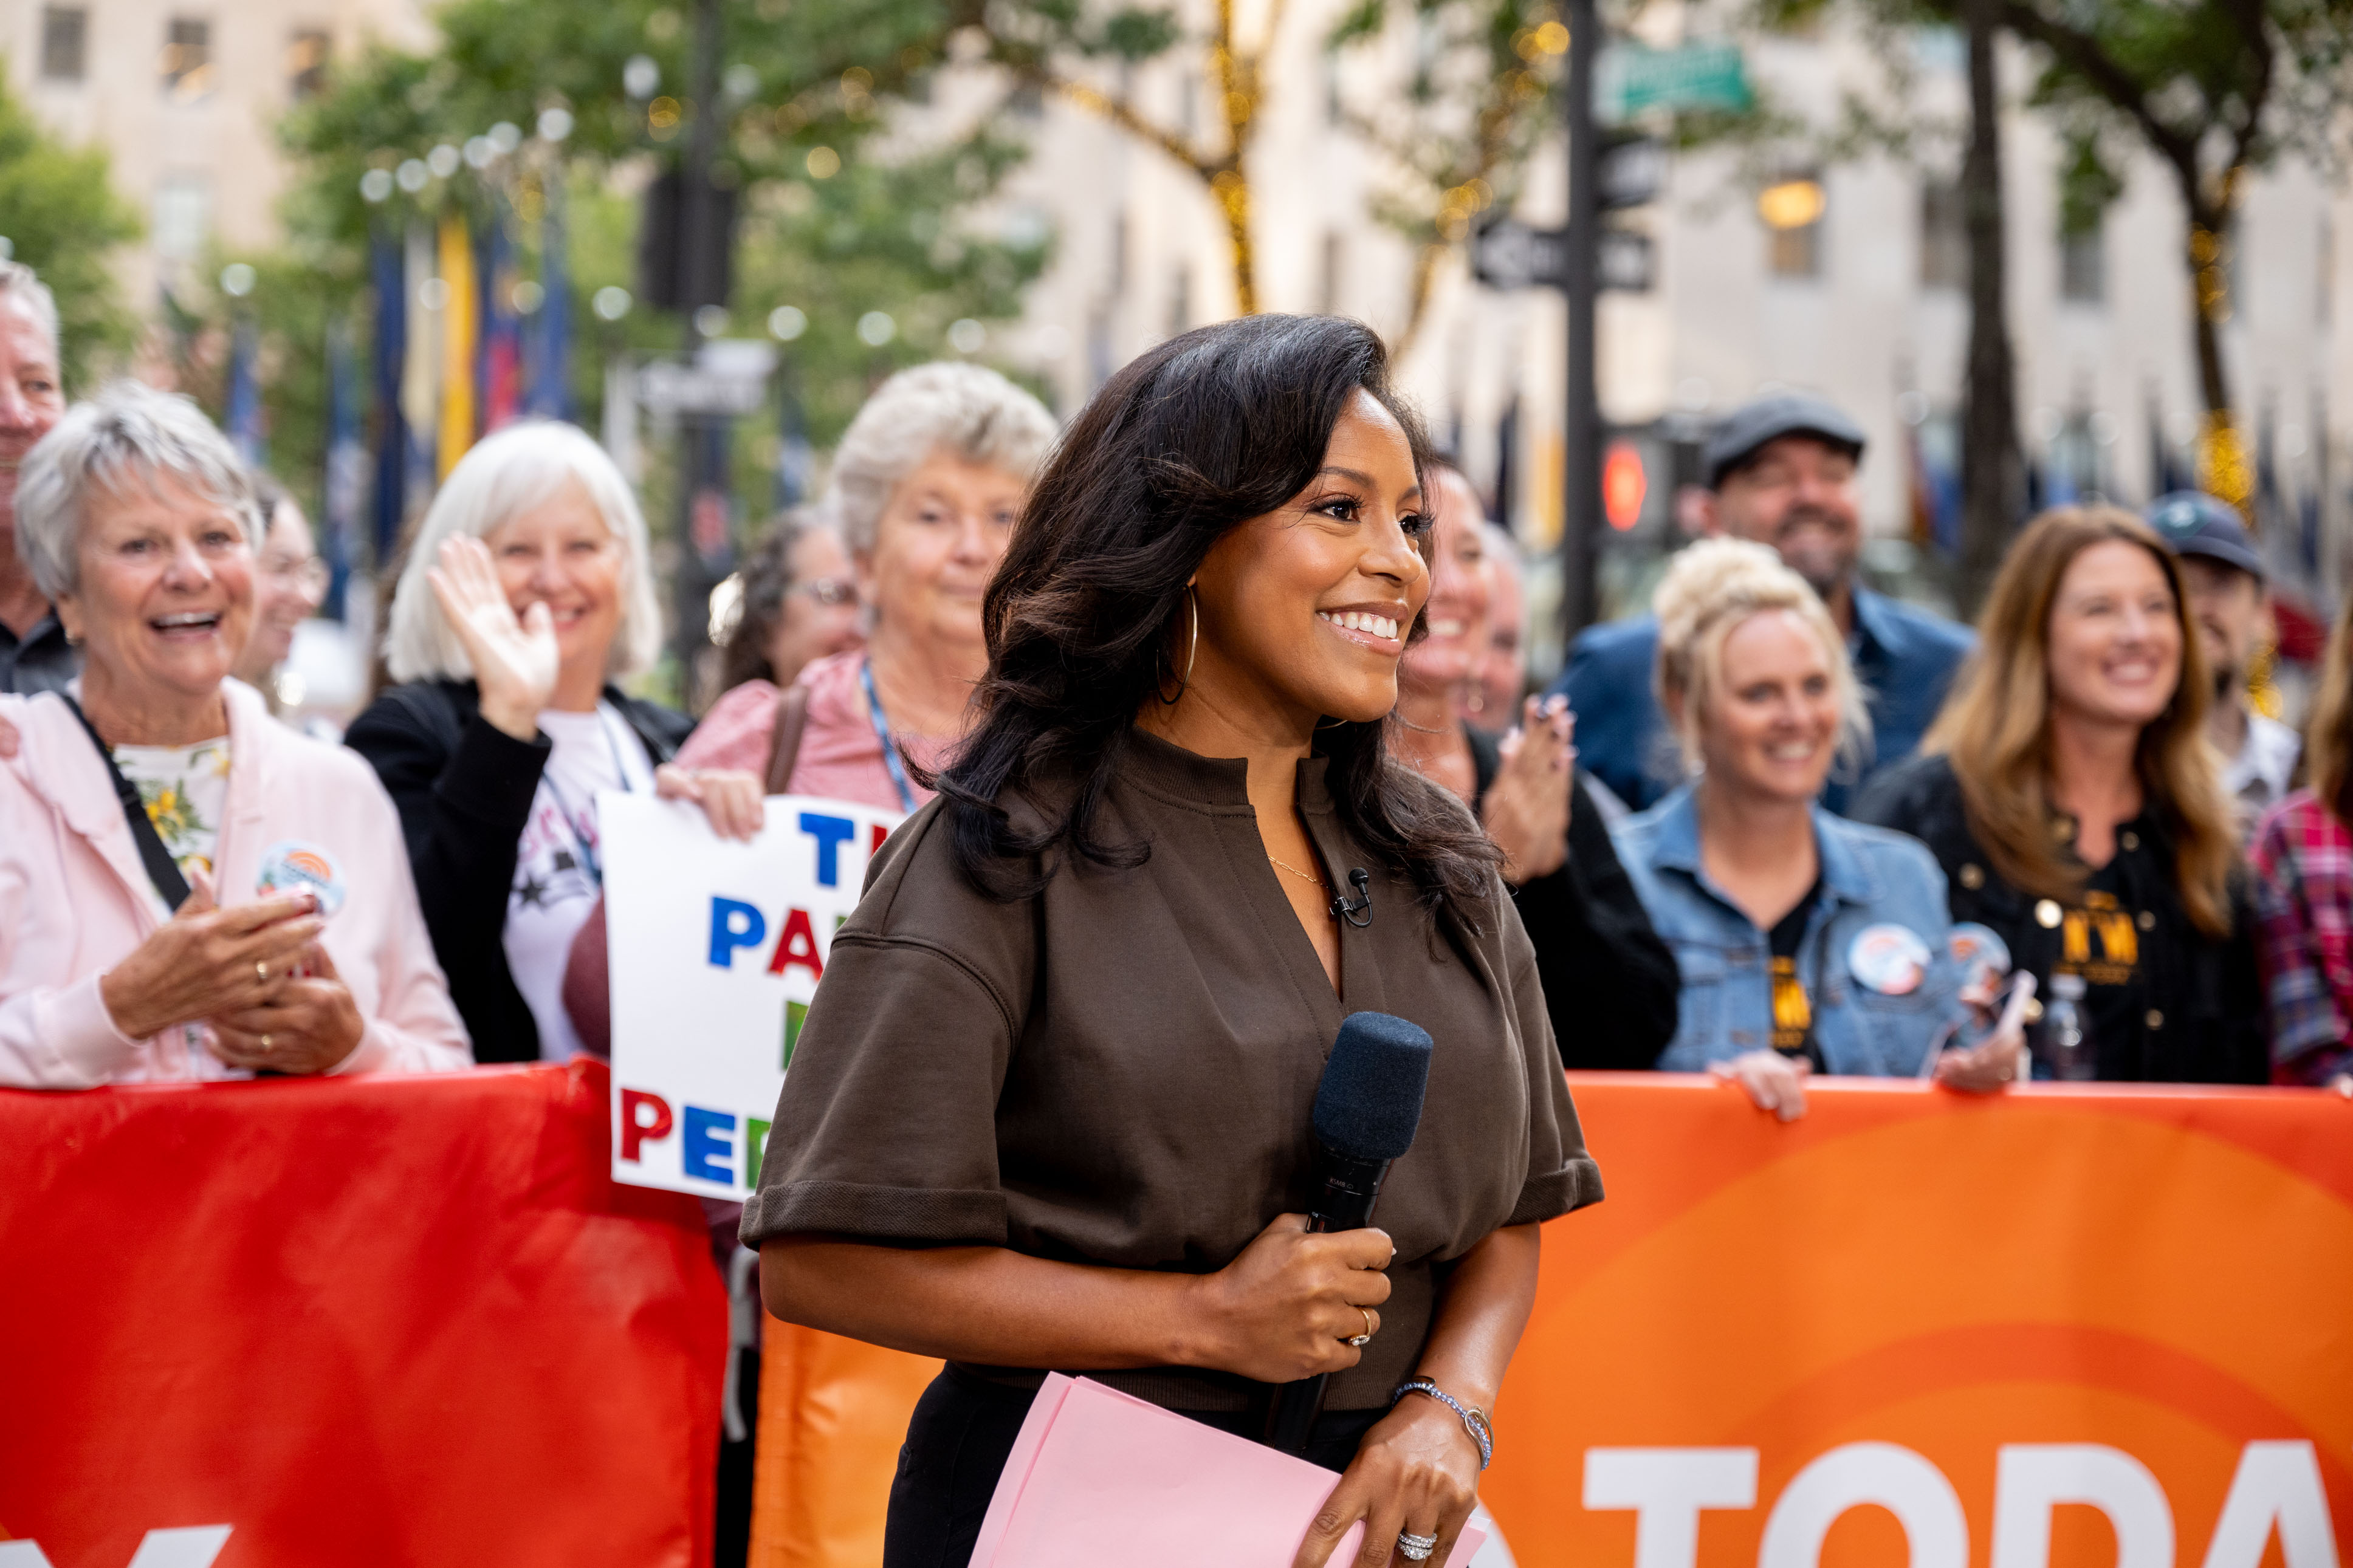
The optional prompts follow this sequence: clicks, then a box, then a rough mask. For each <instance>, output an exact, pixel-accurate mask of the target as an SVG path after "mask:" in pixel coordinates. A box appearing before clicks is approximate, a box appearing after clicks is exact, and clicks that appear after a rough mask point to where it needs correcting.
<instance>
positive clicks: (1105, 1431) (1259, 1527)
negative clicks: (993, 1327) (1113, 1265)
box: [972, 1373, 1486, 1568]
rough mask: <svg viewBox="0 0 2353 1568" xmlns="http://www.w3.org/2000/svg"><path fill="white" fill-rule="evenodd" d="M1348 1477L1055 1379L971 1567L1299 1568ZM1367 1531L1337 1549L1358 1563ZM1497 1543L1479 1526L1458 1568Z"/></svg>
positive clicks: (1107, 1392)
mask: <svg viewBox="0 0 2353 1568" xmlns="http://www.w3.org/2000/svg"><path fill="white" fill-rule="evenodd" d="M1339 1479H1340V1478H1339V1477H1338V1476H1337V1475H1335V1474H1334V1473H1333V1472H1332V1471H1330V1470H1327V1469H1325V1468H1323V1467H1322V1466H1321V1465H1311V1464H1309V1463H1308V1462H1307V1461H1306V1460H1304V1459H1302V1458H1295V1457H1293V1456H1292V1455H1290V1454H1284V1453H1278V1452H1277V1451H1276V1450H1274V1449H1272V1448H1269V1447H1264V1446H1262V1445H1261V1444H1257V1443H1253V1442H1251V1441H1250V1439H1248V1438H1247V1437H1237V1436H1233V1435H1232V1434H1231V1433H1229V1432H1220V1431H1219V1430H1218V1429H1217V1428H1215V1427H1213V1426H1202V1425H1201V1424H1200V1423H1199V1422H1198V1421H1188V1420H1187V1419H1186V1418H1185V1417H1184V1416H1182V1415H1176V1413H1175V1412H1173V1411H1168V1410H1163V1409H1161V1408H1160V1407H1159V1406H1158V1405H1149V1404H1146V1403H1145V1401H1143V1400H1141V1399H1137V1398H1135V1397H1134V1396H1133V1395H1130V1394H1122V1393H1120V1392H1118V1391H1117V1390H1116V1389H1110V1388H1105V1387H1104V1386H1103V1384H1100V1383H1095V1382H1092V1380H1090V1379H1087V1378H1083V1377H1080V1378H1071V1377H1064V1376H1063V1375H1062V1374H1061V1373H1050V1374H1049V1375H1048V1376H1047V1378H1046V1383H1045V1386H1044V1387H1042V1388H1040V1389H1039V1391H1038V1400H1037V1403H1036V1404H1034V1405H1031V1406H1030V1407H1029V1419H1028V1420H1027V1421H1024V1422H1023V1423H1022V1424H1021V1435H1020V1436H1018V1437H1017V1438H1015V1439H1014V1443H1013V1453H1012V1455H1011V1457H1010V1458H1008V1459H1007V1460H1006V1461H1005V1474H1004V1476H1003V1478H1002V1479H999V1480H998V1482H997V1495H996V1497H995V1498H994V1499H992V1500H990V1502H989V1505H988V1516H987V1518H986V1519H984V1520H983V1521H981V1526H980V1539H979V1541H978V1542H976V1544H975V1546H974V1548H973V1553H972V1568H1104V1565H1105V1564H1110V1563H1116V1564H1118V1565H1119V1568H1201V1564H1203V1563H1217V1564H1219V1568H1291V1560H1292V1557H1293V1554H1294V1553H1296V1552H1298V1550H1299V1543H1300V1542H1301V1541H1302V1540H1303V1539H1305V1537H1306V1534H1307V1527H1308V1526H1309V1525H1310V1524H1312V1523H1314V1520H1315V1510H1317V1509H1319V1508H1321V1507H1323V1506H1324V1499H1325V1498H1326V1497H1329V1496H1330V1495H1331V1492H1332V1488H1333V1487H1334V1486H1335V1485H1336V1484H1337V1483H1338V1481H1339ZM1363 1534H1364V1526H1363V1525H1361V1524H1358V1525H1356V1527H1354V1528H1353V1529H1351V1530H1350V1531H1348V1533H1347V1535H1346V1536H1345V1537H1344V1538H1343V1539H1342V1540H1341V1542H1340V1544H1339V1545H1338V1546H1337V1547H1335V1549H1334V1550H1333V1552H1332V1557H1331V1562H1332V1563H1333V1564H1335V1568H1346V1564H1347V1563H1350V1562H1351V1561H1352V1560H1353V1559H1354V1558H1355V1555H1356V1543H1357V1542H1358V1541H1359V1540H1361V1539H1362V1538H1363ZM1485 1539H1486V1537H1485V1536H1484V1535H1483V1534H1482V1532H1481V1531H1479V1530H1477V1529H1476V1528H1469V1527H1466V1528H1465V1529H1464V1530H1463V1531H1462V1537H1461V1540H1460V1541H1458V1542H1455V1546H1454V1552H1453V1555H1452V1556H1451V1557H1449V1558H1448V1559H1447V1562H1446V1568H1463V1565H1464V1564H1466V1563H1469V1562H1470V1561H1471V1558H1472V1553H1474V1552H1477V1551H1478V1550H1479V1544H1480V1542H1482V1541H1484V1540H1485Z"/></svg>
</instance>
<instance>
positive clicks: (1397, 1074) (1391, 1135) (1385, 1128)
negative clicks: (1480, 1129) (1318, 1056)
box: [1314, 1013, 1430, 1160]
mask: <svg viewBox="0 0 2353 1568" xmlns="http://www.w3.org/2000/svg"><path fill="white" fill-rule="evenodd" d="M1429 1088H1430V1031H1429V1030H1427V1029H1424V1028H1423V1027H1422V1026H1420V1025H1419V1024H1409V1023H1408V1022H1406V1020H1404V1019H1403V1018H1397V1017H1392V1016H1389V1015H1388V1014H1387V1013H1351V1014H1349V1015H1348V1016H1347V1017H1346V1018H1345V1019H1344V1020H1342V1021H1341V1024H1340V1035H1339V1038H1337V1039H1335V1040H1334V1041H1333V1042H1332V1055H1331V1057H1330V1058H1329V1059H1327V1060H1326V1061H1325V1062H1324V1079H1323V1081H1322V1082H1321V1083H1319V1084H1317V1085H1316V1086H1315V1119H1314V1125H1315V1136H1316V1138H1317V1139H1318V1140H1319V1141H1320V1142H1322V1143H1323V1144H1324V1147H1325V1148H1327V1149H1331V1150H1334V1151H1335V1152H1339V1153H1342V1154H1345V1155H1347V1156H1348V1157H1349V1158H1351V1159H1356V1160H1394V1159H1397V1158H1398V1156H1399V1155H1401V1154H1403V1153H1404V1152H1406V1151H1407V1150H1408V1149H1410V1148H1412V1147H1413V1135H1414V1131H1415V1130H1416V1129H1417V1128H1419V1126H1420V1125H1421V1100H1422V1096H1423V1094H1424V1093H1425V1092H1426V1091H1427V1090H1428V1089H1429Z"/></svg>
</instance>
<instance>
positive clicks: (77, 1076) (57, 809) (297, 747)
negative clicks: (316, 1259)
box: [0, 382, 469, 1089]
mask: <svg viewBox="0 0 2353 1568" xmlns="http://www.w3.org/2000/svg"><path fill="white" fill-rule="evenodd" d="M260 531H261V519H260V513H259V508H258V507H257V506H256V504H255V500H254V493H253V488H252V483H251V480H250V479H248V476H247V473H246V470H245V468H244V465H243V464H241V463H240V462H239V461H238V460H237V455H236V453H235V452H233V451H232V450H231V449H230V447H229V445H228V443H227V441H226V440H225V439H223V438H222V437H221V435H220V432H218V431H217V430H216V429H214V428H213V426H211V425H210V424H209V423H208V422H207V421H206V418H205V416H203V415H202V414H201V413H199V412H198V411H197V409H196V407H195V405H194V404H192V403H190V402H188V401H187V400H186V399H185V398H181V397H174V396H169V395H165V394H164V393H160V392H156V391H153V390H152V389H150V388H147V387H143V386H141V385H138V384H135V383H130V382H123V383H118V384H115V385H113V386H111V387H109V388H108V389H107V390H106V391H104V392H103V393H101V394H100V395H99V396H98V397H97V399H96V400H94V401H92V402H90V403H85V404H82V405H79V406H77V407H75V408H74V409H72V410H70V411H69V413H67V415H66V416H65V417H64V418H63V419H61V420H60V421H59V422H58V425H57V426H56V428H54V429H53V430H51V431H50V432H49V434H48V435H47V437H44V438H43V439H42V440H41V442H40V444H39V445H38V446H37V447H34V448H33V450H32V452H31V453H30V455H29V456H28V457H27V458H26V461H25V464H24V467H23V468H22V470H21V473H20V474H19V476H18V483H17V490H16V548H17V552H18V553H19V554H20V555H21V556H22V558H23V560H24V563H25V565H26V567H27V569H28V570H29V571H30V573H31V574H32V577H33V579H34V581H35V582H36V583H37V584H38V586H39V588H40V591H41V593H42V594H43V595H45V596H46V597H47V598H48V599H49V600H50V601H52V602H53V603H54V604H55V605H57V611H58V617H59V619H60V620H61V621H62V622H63V624H64V626H65V629H66V633H67V635H68V636H69V637H70V638H71V639H72V640H73V641H74V643H75V644H76V645H77V646H78V647H79V648H80V649H81V651H82V654H83V656H84V664H83V671H82V675H81V678H80V679H79V680H78V681H77V682H75V683H73V684H72V685H71V686H70V687H69V689H68V690H67V691H66V692H64V693H55V692H45V693H42V694H40V695H37V696H34V697H30V698H23V697H0V726H5V727H6V728H7V729H9V730H12V731H15V732H16V736H17V738H18V741H19V742H20V743H19V744H18V745H17V746H16V748H14V752H13V755H10V756H9V757H7V759H6V760H5V761H0V1084H8V1085H12V1086H16V1087H23V1088H39V1089H87V1088H92V1087H95V1086H97V1085H100V1084H105V1083H120V1082H133V1081H141V1080H148V1081H153V1080H165V1079H218V1078H236V1077H250V1076H252V1075H253V1074H255V1073H258V1072H262V1071H268V1072H272V1073H277V1074H281V1075H300V1074H309V1073H354V1072H367V1071H385V1070H390V1071H423V1070H427V1069H433V1068H459V1067H463V1066H465V1065H467V1062H468V1059H469V1058H468V1053H467V1046H466V1037H465V1033H464V1030H463V1029H462V1028H461V1027H460V1026H459V1019H458V1014H457V1011H456V1009H455V1008H454V1007H452V1005H450V1001H449V994H448V988H447V987H446V985H445V984H443V981H442V976H441V972H440V970H439V969H438V967H437V966H436V965H435V963H434V961H433V953H432V947H431V943H430V942H429V940H428V939H427V934H426V931H425V922H424V920H423V918H422V917H421V915H420V913H419V911H418V909H417V894H416V891H415V889H414V888H413V887H412V886H411V884H410V880H409V871H408V857H407V855H406V852H405V850H404V849H403V847H402V844H401V836H400V823H399V819H398V818H397V817H396V816H395V814H394V811H393V807H392V803H391V802H390V801H389V800H387V799H386V798H385V792H384V791H383V789H382V788H380V787H379V786H378V785H377V784H376V781H375V776H374V775H373V774H371V773H369V772H368V770H367V768H366V767H365V766H364V765H363V764H362V763H360V762H359V761H358V759H356V758H354V757H353V756H351V755H350V754H349V753H347V752H343V751H342V750H340V749H339V748H336V747H333V746H330V745H326V744H323V743H322V742H317V741H313V740H310V739H307V738H305V737H303V736H301V735H299V734H296V733H295V732H294V731H291V730H289V729H287V728H285V727H283V726H282V725H280V724H277V723H274V722H272V721H271V720H270V718H269V710H267V709H266V708H265V707H264V705H263V703H262V700H261V698H260V696H259V693H257V692H255V691H254V690H252V689H250V688H248V687H247V686H244V685H242V684H240V683H239V682H237V681H235V680H232V679H229V671H230V668H231V666H232V665H233V664H234V662H235V660H236V658H237V654H238V652H239V651H240V650H241V649H242V648H243V647H244V646H245V642H246V637H247V635H248V632H249V630H250V629H251V626H252V624H253V618H254V602H253V601H254V584H253V577H254V541H255V539H256V538H257V536H258V535H259V533H260Z"/></svg>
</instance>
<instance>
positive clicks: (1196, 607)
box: [1176, 588, 1201, 697]
mask: <svg viewBox="0 0 2353 1568" xmlns="http://www.w3.org/2000/svg"><path fill="white" fill-rule="evenodd" d="M1185 603H1186V604H1187V605H1189V606H1190V607H1191V609H1192V611H1193V638H1192V640H1191V641H1190V642H1188V643H1187V644H1186V645H1185V679H1183V680H1182V681H1180V682H1179V683H1178V684H1177V688H1176V694H1177V695H1178V696H1180V697H1181V696H1183V695H1184V694H1185V688H1186V687H1187V686H1190V685H1192V684H1193V660H1194V659H1196V658H1198V657H1200V652H1201V595H1198V594H1197V593H1195V592H1194V591H1193V590H1192V589H1190V588H1187V589H1186V590H1185Z"/></svg>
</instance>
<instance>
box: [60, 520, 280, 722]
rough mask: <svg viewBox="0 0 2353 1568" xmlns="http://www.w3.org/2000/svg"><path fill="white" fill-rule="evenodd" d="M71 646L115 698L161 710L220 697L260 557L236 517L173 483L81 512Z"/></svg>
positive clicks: (66, 613)
mask: <svg viewBox="0 0 2353 1568" xmlns="http://www.w3.org/2000/svg"><path fill="white" fill-rule="evenodd" d="M74 553H75V567H76V571H77V573H78V574H79V584H78V585H77V586H76V587H75V589H74V591H73V592H72V593H70V594H68V595H64V596H63V597H61V598H59V599H58V619H60V620H61V621H63V622H64V624H65V628H66V635H67V636H68V637H73V638H75V639H77V640H78V641H79V642H80V643H81V644H82V645H83V653H84V658H86V659H87V660H88V662H89V664H90V668H91V670H92V672H93V673H99V672H100V671H102V676H101V679H104V680H105V681H106V682H107V684H108V685H109V686H110V688H111V689H113V690H116V691H119V692H123V693H130V694H134V700H142V701H148V702H154V701H160V700H175V699H185V700H189V701H198V700H207V699H210V698H211V697H212V696H213V695H214V694H215V693H216V692H217V691H218V690H219V689H220V683H221V681H222V679H224V678H225V677H226V676H227V674H228V672H229V668H230V666H231V665H232V664H234V663H235V662H236V658H237V652H238V650H239V649H241V648H243V647H245V644H246V639H247V637H248V635H249V634H250V632H251V630H252V626H253V550H252V547H251V546H250V545H248V543H247V542H246V541H245V534H244V531H243V530H242V529H241V528H240V527H239V526H238V522H237V517H236V515H235V514H234V513H232V512H230V511H229V510H228V509H227V508H226V507H224V506H222V505H221V504H220V503H219V502H217V501H215V500H209V499H207V498H206V497H205V496H203V495H200V494H198V493H197V492H196V491H195V490H193V489H190V488H188V486H187V485H185V483H183V482H182V481H181V480H180V479H177V478H176V477H173V476H168V475H166V476H163V477H160V478H159V479H157V480H156V481H155V483H154V484H153V485H152V486H150V485H149V484H147V483H145V482H143V481H142V480H141V479H137V478H134V479H132V481H131V482H130V483H128V484H127V485H125V486H124V487H123V488H122V489H120V490H99V491H96V492H94V493H93V494H91V495H90V497H89V498H88V499H87V500H86V501H85V502H84V506H83V515H82V522H81V528H80V531H79V533H78V534H77V535H76V537H75V540H74Z"/></svg>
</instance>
